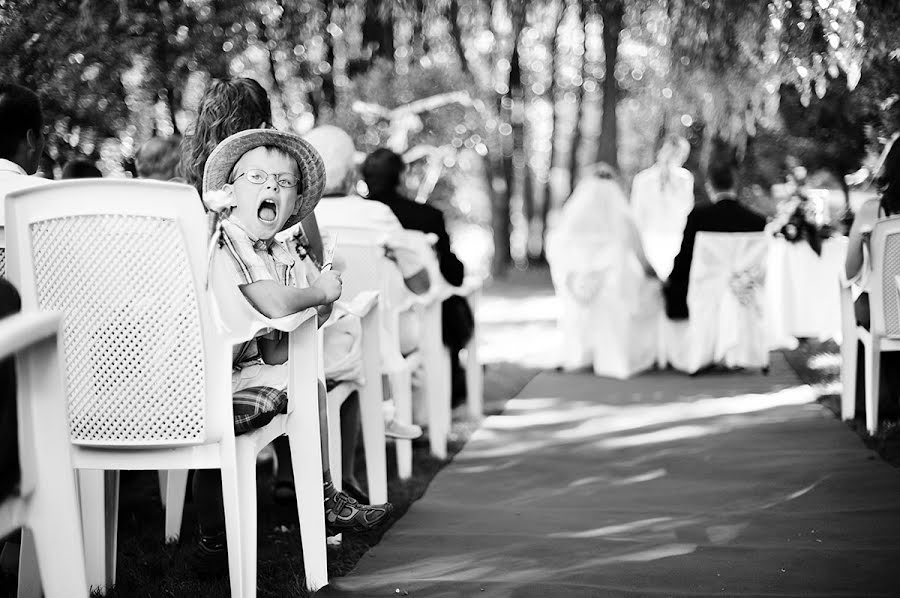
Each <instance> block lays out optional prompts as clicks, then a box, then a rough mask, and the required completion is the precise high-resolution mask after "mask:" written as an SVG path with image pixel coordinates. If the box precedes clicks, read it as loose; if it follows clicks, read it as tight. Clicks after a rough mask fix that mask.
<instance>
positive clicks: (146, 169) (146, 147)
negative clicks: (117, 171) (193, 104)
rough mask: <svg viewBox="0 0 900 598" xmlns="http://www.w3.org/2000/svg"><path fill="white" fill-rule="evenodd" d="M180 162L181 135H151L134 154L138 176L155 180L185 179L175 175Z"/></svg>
mask: <svg viewBox="0 0 900 598" xmlns="http://www.w3.org/2000/svg"><path fill="white" fill-rule="evenodd" d="M180 162H181V135H170V136H168V137H151V138H150V139H148V140H147V141H145V142H144V144H143V145H142V146H141V147H140V149H139V150H138V151H137V154H135V156H134V166H135V168H136V169H137V175H138V177H139V178H142V179H154V180H157V181H173V180H174V181H176V182H179V183H182V182H185V179H182V178H178V175H177V169H178V164H179V163H180Z"/></svg>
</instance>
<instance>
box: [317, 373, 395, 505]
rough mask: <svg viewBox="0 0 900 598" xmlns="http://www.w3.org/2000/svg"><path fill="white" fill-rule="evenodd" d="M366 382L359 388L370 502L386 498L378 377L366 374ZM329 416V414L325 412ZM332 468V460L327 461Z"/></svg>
mask: <svg viewBox="0 0 900 598" xmlns="http://www.w3.org/2000/svg"><path fill="white" fill-rule="evenodd" d="M366 381H367V382H366V384H365V386H363V387H362V388H361V389H360V390H359V409H360V412H361V415H362V433H363V447H364V448H365V453H366V478H367V480H368V482H369V498H370V499H371V500H372V502H373V503H375V504H378V503H383V502H387V464H386V461H387V458H386V456H385V450H384V442H385V440H384V412H383V411H382V407H381V404H382V395H381V392H380V389H381V380H380V377H375V378H373V377H372V374H370V373H367V374H366ZM329 419H330V414H329ZM331 463H332V465H331V467H332V469H334V460H333V459H332V461H331Z"/></svg>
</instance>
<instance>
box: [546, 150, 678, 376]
mask: <svg viewBox="0 0 900 598" xmlns="http://www.w3.org/2000/svg"><path fill="white" fill-rule="evenodd" d="M547 261H548V262H549V264H550V273H551V275H552V277H553V286H554V288H555V289H556V295H557V297H558V299H559V302H560V312H559V320H558V321H559V329H560V332H561V341H562V345H561V347H560V349H561V355H560V357H561V365H562V367H563V368H564V369H567V370H577V369H580V368H582V367H585V366H588V365H590V366H592V367H593V369H594V373H595V374H597V375H599V376H610V377H613V378H627V377H629V376H631V375H633V374H635V373H637V372H639V371H641V370H645V369H647V368H649V367H651V366H652V365H653V364H654V363H655V362H656V357H657V349H658V343H659V339H658V335H657V328H658V326H659V317H660V314H661V313H662V300H661V298H660V291H659V287H660V283H659V280H658V278H657V277H656V273H655V272H654V270H653V266H652V265H651V264H650V262H649V261H648V260H647V257H646V255H645V254H644V249H643V246H642V244H641V238H640V235H639V234H638V230H637V227H636V226H635V223H634V216H633V215H632V212H631V209H630V207H629V205H628V200H627V199H626V198H625V194H624V193H623V191H622V187H621V185H620V184H619V181H618V180H617V177H616V172H615V170H614V169H613V168H612V167H611V166H610V165H608V164H605V163H603V162H601V163H598V164H595V165H594V166H592V167H591V168H590V169H589V170H588V172H587V173H586V176H584V177H582V179H581V180H580V181H579V182H578V185H576V187H575V190H574V191H572V195H571V196H570V197H569V199H568V201H566V203H565V205H564V206H563V207H562V209H561V210H560V213H559V217H558V219H557V221H556V225H555V226H554V227H553V228H552V229H551V230H550V232H549V233H548V235H547Z"/></svg>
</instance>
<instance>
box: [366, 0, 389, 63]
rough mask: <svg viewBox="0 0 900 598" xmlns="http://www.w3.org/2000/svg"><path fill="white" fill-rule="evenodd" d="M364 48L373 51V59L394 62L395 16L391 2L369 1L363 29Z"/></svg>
mask: <svg viewBox="0 0 900 598" xmlns="http://www.w3.org/2000/svg"><path fill="white" fill-rule="evenodd" d="M362 35H363V39H362V41H363V46H369V47H370V48H371V49H372V58H373V59H375V58H384V59H386V60H389V61H390V62H393V61H394V16H393V9H392V4H391V3H390V2H384V3H382V2H379V1H378V0H367V2H366V18H365V20H364V21H363V27H362Z"/></svg>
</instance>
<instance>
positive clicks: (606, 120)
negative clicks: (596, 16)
mask: <svg viewBox="0 0 900 598" xmlns="http://www.w3.org/2000/svg"><path fill="white" fill-rule="evenodd" d="M623 14H624V6H623V4H622V0H617V1H615V2H610V3H609V4H608V5H604V6H603V7H601V15H602V17H603V59H604V62H605V69H604V75H603V115H602V119H601V121H600V143H599V147H598V151H597V158H598V159H599V160H600V161H602V162H606V163H607V164H609V165H611V166H613V167H614V168H618V167H619V157H618V123H617V122H616V121H617V118H616V106H617V104H618V99H619V98H618V93H619V86H618V83H617V82H616V61H617V59H618V56H619V36H620V34H621V33H622V16H623Z"/></svg>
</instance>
